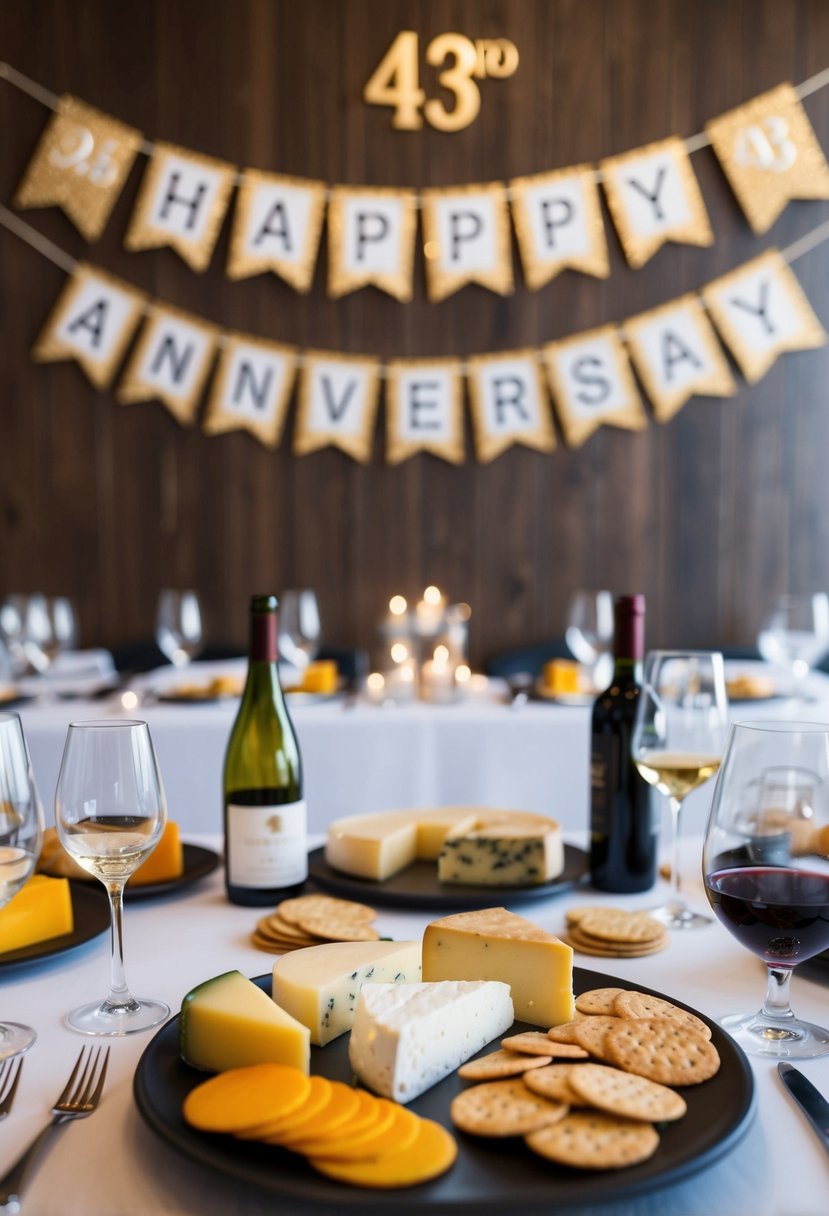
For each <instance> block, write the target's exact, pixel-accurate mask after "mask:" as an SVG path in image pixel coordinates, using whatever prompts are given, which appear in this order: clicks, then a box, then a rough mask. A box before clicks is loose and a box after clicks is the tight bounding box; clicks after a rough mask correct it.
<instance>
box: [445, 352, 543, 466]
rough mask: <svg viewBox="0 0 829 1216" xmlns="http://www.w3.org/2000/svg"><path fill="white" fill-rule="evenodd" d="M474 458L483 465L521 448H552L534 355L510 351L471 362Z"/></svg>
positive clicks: (535, 355)
mask: <svg viewBox="0 0 829 1216" xmlns="http://www.w3.org/2000/svg"><path fill="white" fill-rule="evenodd" d="M467 375H468V378H469V394H470V398H471V402H472V427H473V430H474V433H475V452H476V454H477V457H478V460H479V461H480V462H481V463H482V464H487V463H488V462H489V461H490V460H494V459H495V457H496V456H500V454H501V452H504V451H506V449H507V448H509V447H512V445H513V444H515V443H521V444H523V445H524V446H525V447H528V448H535V449H536V451H539V452H552V451H553V449H554V448H555V446H556V440H555V434H554V433H553V420H552V416H551V414H550V407H549V404H548V402H547V399H546V395H545V393H544V385H543V382H542V379H541V369H540V368H539V365H538V354H537V352H536V351H534V350H514V351H509V352H508V353H506V354H503V355H479V356H477V357H476V358H474V359H470V360H469V365H468V371H467Z"/></svg>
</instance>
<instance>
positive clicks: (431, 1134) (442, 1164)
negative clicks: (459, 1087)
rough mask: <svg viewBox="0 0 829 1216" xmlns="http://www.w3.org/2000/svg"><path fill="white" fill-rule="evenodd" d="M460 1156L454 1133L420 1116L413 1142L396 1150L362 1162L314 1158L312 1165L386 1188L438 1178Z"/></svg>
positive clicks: (342, 1177) (335, 1175) (340, 1178)
mask: <svg viewBox="0 0 829 1216" xmlns="http://www.w3.org/2000/svg"><path fill="white" fill-rule="evenodd" d="M457 1155H458V1145H457V1142H456V1140H455V1138H454V1136H453V1135H452V1134H451V1132H448V1131H447V1130H446V1128H445V1127H441V1125H440V1124H439V1123H434V1122H433V1121H432V1120H431V1119H421V1120H420V1123H419V1125H418V1129H417V1136H416V1137H415V1139H414V1141H413V1142H412V1143H410V1144H407V1145H406V1147H405V1148H401V1149H399V1151H397V1152H390V1153H385V1154H384V1155H383V1156H382V1157H370V1158H368V1159H367V1160H363V1161H332V1160H330V1159H328V1158H324V1157H312V1158H311V1165H313V1167H314V1169H315V1170H318V1171H319V1173H320V1174H325V1176H326V1177H327V1178H335V1179H336V1180H337V1181H338V1182H347V1183H350V1184H351V1185H352V1186H367V1187H376V1188H378V1189H382V1190H386V1189H393V1188H395V1187H404V1186H417V1185H418V1183H421V1182H428V1181H429V1179H431V1178H437V1177H438V1176H439V1175H440V1174H444V1173H446V1171H447V1170H448V1169H449V1168H450V1166H451V1165H453V1164H454V1161H455V1158H456V1157H457Z"/></svg>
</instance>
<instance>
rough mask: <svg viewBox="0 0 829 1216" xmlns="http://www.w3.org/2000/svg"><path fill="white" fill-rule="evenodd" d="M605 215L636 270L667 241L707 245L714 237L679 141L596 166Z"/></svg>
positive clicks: (671, 140) (606, 161)
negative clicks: (605, 198)
mask: <svg viewBox="0 0 829 1216" xmlns="http://www.w3.org/2000/svg"><path fill="white" fill-rule="evenodd" d="M601 170H602V174H603V183H604V189H605V194H606V195H607V202H608V206H609V208H610V214H611V215H612V217H613V223H614V224H615V225H616V230H617V231H618V233H619V239H620V241H621V242H622V248H623V249H624V251H625V257H626V258H627V260H628V262H629V263H630V265H631V266H633V267H635V268H638V267H639V266H644V264H645V263H646V262H647V261H648V260H649V259H650V258H651V257H653V255H654V254H655V253H656V251H657V249H660V248H661V247H662V245H664V244H665V242H666V241H676V242H678V243H679V244H683V245H711V244H713V241H714V234H713V232H712V231H711V225H710V224H709V222H708V212H707V211H706V210H705V203H704V202H703V201H702V194H701V193H700V189H699V186H698V184H697V179H696V177H695V176H694V170H693V169H692V168H691V161H690V159H689V157H688V153H687V151H686V149H685V145H684V143H683V142H682V140H681V139H679V137H678V136H677V137H673V138H671V139H665V140H662V141H661V142H660V143H655V144H648V145H647V146H646V147H644V148H637V149H636V150H635V151H633V152H626V153H625V154H624V155H623V156H612V157H610V158H609V159H608V160H603V161H602V162H601Z"/></svg>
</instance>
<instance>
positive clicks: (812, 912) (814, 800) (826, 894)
mask: <svg viewBox="0 0 829 1216" xmlns="http://www.w3.org/2000/svg"><path fill="white" fill-rule="evenodd" d="M821 832H822V833H823V835H822V836H821ZM827 835H829V727H827V726H824V725H821V724H819V723H804V722H791V721H788V722H740V723H737V724H736V725H735V726H733V727H732V728H731V733H730V735H729V739H728V745H727V747H726V751H725V757H724V759H723V764H722V769H721V771H720V775H719V778H718V779H717V785H716V789H715V790H714V799H713V802H712V805H711V813H710V816H709V819H708V828H707V831H706V834H705V845H704V848H703V858H702V864H703V875H704V878H705V891H706V894H707V896H708V900H709V903H710V904H711V907H712V908H713V910H714V912H715V913H716V916H717V919H718V920H719V921H721V923H722V924H724V925H725V927H726V928H727V929H728V930H729V931H730V932H731V933H733V935H734V936H735V937H736V938H737V941H738V942H740V944H741V945H743V946H745V947H746V948H747V949H749V950H752V951H754V953H755V954H757V955H759V956H760V958H761V959H762V960H763V961H764V962H765V964H766V966H767V968H768V991H767V995H766V1000H765V1004H764V1005H763V1007H762V1009H760V1010H759V1011H758V1012H757V1013H750V1014H732V1015H730V1016H728V1017H724V1018H722V1019H721V1021H722V1024H723V1026H724V1027H725V1028H726V1029H727V1030H728V1031H729V1032H730V1033H731V1034H732V1035H733V1036H734V1038H735V1039H736V1040H737V1042H738V1043H739V1044H740V1045H741V1046H742V1047H743V1048H744V1049H745V1050H746V1051H747V1052H750V1053H751V1054H753V1055H763V1056H766V1057H772V1058H778V1059H779V1058H781V1057H787V1056H791V1057H799V1058H801V1059H808V1058H810V1057H812V1056H820V1055H825V1054H826V1053H827V1052H829V1029H824V1028H823V1027H820V1026H814V1025H811V1024H810V1023H806V1022H801V1021H800V1020H799V1019H798V1018H796V1017H795V1015H794V1013H793V1012H792V1008H791V1004H790V999H789V989H790V986H791V977H792V972H793V970H794V968H795V967H796V966H797V964H798V963H801V962H803V960H804V959H808V958H811V957H812V956H813V955H815V954H818V953H820V951H822V950H825V949H826V948H827V947H829V860H827V857H826V856H825V853H826V843H825V838H826V836H827ZM818 852H820V853H822V854H824V855H823V856H819V855H818Z"/></svg>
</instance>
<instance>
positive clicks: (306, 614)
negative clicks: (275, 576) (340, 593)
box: [279, 590, 320, 671]
mask: <svg viewBox="0 0 829 1216" xmlns="http://www.w3.org/2000/svg"><path fill="white" fill-rule="evenodd" d="M319 640H320V612H319V605H318V604H317V597H316V594H315V593H314V592H313V591H309V590H302V591H283V592H282V594H281V595H280V597H279V653H280V656H281V657H282V658H284V659H285V660H286V661H287V662H288V663H292V664H293V666H294V667H298V668H299V670H300V671H304V670H305V668H306V667H307V666H308V664H309V663H310V662H311V660H312V659H313V658H314V656H315V655H316V653H317V651H318V650H319Z"/></svg>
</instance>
